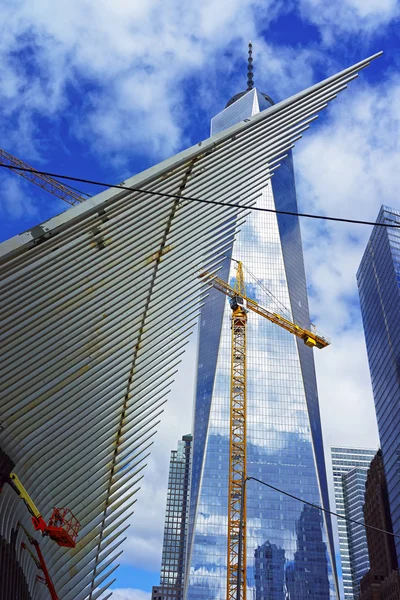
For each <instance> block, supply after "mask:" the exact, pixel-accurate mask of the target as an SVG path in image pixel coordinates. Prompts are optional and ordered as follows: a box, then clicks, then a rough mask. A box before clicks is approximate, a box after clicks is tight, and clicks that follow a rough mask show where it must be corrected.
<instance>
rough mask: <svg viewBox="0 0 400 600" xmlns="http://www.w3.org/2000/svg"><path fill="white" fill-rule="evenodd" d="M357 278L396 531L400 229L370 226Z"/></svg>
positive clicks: (385, 218)
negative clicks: (370, 230)
mask: <svg viewBox="0 0 400 600" xmlns="http://www.w3.org/2000/svg"><path fill="white" fill-rule="evenodd" d="M378 222H382V223H388V224H390V223H395V224H400V211H399V210H396V209H393V208H390V207H388V206H382V208H381V210H380V213H379V215H378ZM357 283H358V289H359V295H360V304H361V312H362V318H363V324H364V333H365V341H366V345H367V353H368V362H369V370H370V374H371V382H372V389H373V393H374V402H375V410H376V416H377V420H378V429H379V438H380V441H381V448H382V455H383V463H384V468H385V475H386V481H387V487H388V494H389V504H390V512H391V517H392V524H393V532H394V533H395V534H396V535H397V536H400V476H399V474H400V447H399V440H400V318H399V315H400V228H398V229H393V228H388V227H374V229H373V232H372V234H371V237H370V239H369V241H368V244H367V247H366V250H365V252H364V256H363V258H362V261H361V264H360V268H359V270H358V273H357ZM395 539H396V549H397V558H398V561H399V564H400V537H397V538H395Z"/></svg>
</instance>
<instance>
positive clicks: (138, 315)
mask: <svg viewBox="0 0 400 600" xmlns="http://www.w3.org/2000/svg"><path fill="white" fill-rule="evenodd" d="M377 56H379V55H378V54H377V55H375V56H373V57H371V58H369V59H367V60H365V61H362V62H361V63H359V64H358V65H355V66H354V67H351V68H350V69H347V70H346V71H343V72H342V73H339V74H338V75H336V76H334V77H331V78H329V79H327V80H325V81H323V82H322V83H320V84H318V85H316V86H313V87H312V88H309V89H307V90H305V91H304V92H302V93H300V94H297V95H296V96H293V97H292V98H290V99H288V100H286V101H284V102H281V103H280V104H277V105H275V106H273V107H271V108H270V109H268V110H266V111H264V112H261V113H260V114H257V115H255V116H254V117H252V118H251V119H250V120H249V121H248V122H243V123H240V124H239V125H235V126H234V127H232V128H230V129H228V130H227V131H224V132H223V133H221V134H218V135H215V136H213V137H212V138H210V139H208V140H206V141H205V142H202V143H200V144H198V145H196V146H194V147H192V148H190V149H189V150H186V151H184V152H182V153H180V154H178V155H177V156H175V157H173V158H172V159H169V160H166V161H164V162H163V163H161V164H159V165H157V166H155V167H153V168H151V169H149V170H147V171H145V172H143V173H141V174H139V175H137V176H135V177H132V178H131V179H129V180H128V181H127V182H125V183H124V185H126V186H129V187H130V188H140V189H141V190H143V191H122V190H115V189H110V190H107V191H105V192H103V193H101V194H99V195H98V196H96V197H94V198H91V199H90V200H87V201H86V202H85V203H84V204H81V205H79V206H75V207H73V208H71V209H69V210H67V211H66V212H65V213H62V214H61V215H58V216H57V217H54V218H53V219H50V220H49V221H47V222H46V223H44V224H42V225H40V226H38V227H35V228H33V229H32V230H31V231H28V232H26V233H23V234H21V235H19V236H16V237H15V238H12V239H11V240H8V241H7V242H4V243H3V244H1V245H0V282H1V283H0V292H1V318H2V328H1V335H0V373H1V385H0V394H1V398H0V402H1V407H2V416H1V418H0V420H1V424H2V427H3V430H2V432H1V434H0V446H1V447H2V449H3V450H4V451H5V452H7V454H8V455H9V456H10V457H11V459H12V460H13V461H14V462H15V464H16V466H15V469H14V470H15V471H16V472H17V474H18V476H19V477H20V479H21V480H22V482H23V484H24V485H25V487H26V488H27V489H28V491H29V493H30V495H31V496H32V498H33V500H34V501H35V502H36V504H37V506H38V507H39V509H40V510H41V511H42V512H43V516H44V517H45V518H46V519H47V518H48V517H49V514H50V512H51V509H52V507H53V506H66V507H69V508H70V509H71V510H72V511H73V513H74V514H75V516H76V517H77V518H78V519H79V521H80V522H81V524H82V528H81V531H80V535H79V538H78V544H77V546H76V548H75V549H73V550H68V549H66V548H60V547H58V546H57V545H56V544H55V543H54V542H52V541H51V540H49V539H47V538H46V539H43V541H41V547H42V550H43V553H44V556H45V559H46V561H47V565H48V568H49V571H50V573H51V575H52V578H53V581H54V584H55V587H56V589H57V591H58V594H59V596H60V598H61V599H62V600H83V599H89V600H95V599H96V598H99V596H101V595H102V594H103V596H104V591H105V590H106V589H107V587H108V586H109V585H110V584H111V582H112V581H113V579H112V576H111V574H112V572H113V571H114V569H115V568H116V559H117V557H118V555H119V553H120V552H121V543H122V541H123V539H124V537H123V533H124V531H125V529H126V525H125V523H126V521H127V519H128V517H129V516H130V515H131V514H132V507H133V504H134V502H135V494H136V492H137V490H138V489H139V481H140V479H141V477H142V476H143V474H142V470H143V467H144V466H145V459H146V456H148V450H149V447H150V445H151V438H152V436H153V435H154V433H155V428H156V426H157V424H158V423H159V421H160V415H161V413H162V405H163V404H164V402H165V401H166V397H167V394H168V389H169V387H170V384H171V382H172V380H173V377H174V374H175V373H176V370H177V367H178V364H179V362H180V357H181V355H182V353H183V351H184V347H185V344H186V343H187V339H188V336H189V335H190V332H191V330H192V327H193V325H194V323H195V321H196V318H197V314H198V309H199V306H200V304H201V298H202V295H203V294H204V292H205V290H204V285H207V284H204V283H202V282H201V281H200V280H199V279H198V277H197V275H198V273H199V271H200V269H202V268H206V269H207V270H210V269H215V268H216V267H217V266H218V263H219V261H220V260H221V259H222V258H223V257H224V256H225V254H226V253H227V252H228V251H229V248H230V247H231V244H232V241H233V238H234V235H235V231H236V230H237V227H238V225H240V219H241V218H244V216H245V209H246V207H248V206H250V205H251V203H252V202H253V201H254V199H255V198H256V197H257V193H258V192H259V190H261V189H262V188H263V187H265V185H266V182H267V180H268V179H269V178H270V177H271V175H272V174H273V171H274V169H276V168H277V167H278V166H279V160H281V159H282V157H283V156H284V155H285V153H286V152H287V151H288V149H290V148H292V147H293V144H294V143H295V141H296V140H298V139H299V137H301V133H302V132H303V131H304V130H305V129H307V128H308V126H309V123H310V122H311V121H312V120H313V119H314V118H316V114H317V112H318V111H319V110H321V109H322V108H324V107H325V106H326V105H327V102H329V101H330V100H332V99H333V98H334V97H335V96H336V95H337V93H338V92H339V91H341V90H343V89H344V88H345V87H346V84H347V82H349V81H350V80H351V79H353V78H354V77H356V76H357V71H359V70H360V69H362V68H364V67H365V66H367V65H368V64H369V63H370V61H371V60H372V59H374V58H376V57H377ZM146 191H153V192H159V193H160V194H163V193H164V194H165V193H167V194H177V195H178V196H181V195H183V196H192V197H197V198H201V199H205V200H207V199H208V200H212V201H218V202H222V203H225V202H229V203H232V202H234V203H237V204H240V205H241V206H242V207H243V208H242V209H238V208H234V207H227V206H225V207H224V206H219V205H214V204H204V203H200V202H193V201H188V200H179V199H174V198H168V197H165V196H163V195H160V196H149V195H148V194H146ZM19 520H20V521H21V522H22V523H23V524H24V525H25V526H26V527H27V528H28V529H30V530H32V529H31V527H30V523H29V516H28V514H27V511H26V508H25V506H24V504H23V503H22V501H21V500H20V499H19V498H18V497H17V496H16V494H15V493H14V492H13V491H12V490H11V489H10V488H9V486H7V485H6V486H4V489H3V492H2V494H1V495H0V534H1V535H2V536H5V537H6V538H8V539H10V532H11V529H13V528H15V527H16V525H17V522H18V521H19ZM23 538H24V536H23V532H22V530H20V531H19V537H18V542H17V545H18V547H19V546H20V542H21V541H22V540H23ZM38 539H39V538H38ZM20 562H21V564H22V567H23V569H24V571H25V573H26V575H27V579H28V582H29V585H30V589H31V593H32V596H33V597H34V598H35V599H42V598H43V599H47V598H48V590H47V589H46V588H45V587H44V586H43V585H42V584H40V583H35V576H36V573H37V569H36V566H35V564H34V563H33V561H32V559H31V557H30V556H29V554H28V553H27V552H26V551H22V550H21V551H20ZM105 597H109V596H108V595H107V594H105Z"/></svg>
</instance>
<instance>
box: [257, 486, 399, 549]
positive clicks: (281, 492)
mask: <svg viewBox="0 0 400 600" xmlns="http://www.w3.org/2000/svg"><path fill="white" fill-rule="evenodd" d="M250 479H252V480H253V481H257V482H258V483H261V484H262V485H265V486H266V487H269V488H271V490H275V492H279V493H280V494H283V495H284V496H288V497H289V498H292V499H293V500H298V501H299V502H302V503H303V504H307V505H308V506H312V507H313V508H318V510H322V511H323V512H325V513H327V514H329V515H333V516H334V517H337V518H338V519H344V520H345V521H348V522H349V523H355V524H356V525H361V526H362V527H365V528H366V529H374V530H375V531H379V532H380V533H386V534H387V535H391V536H393V537H396V538H400V535H398V534H397V533H393V532H392V531H387V530H386V529H380V528H379V527H374V526H373V525H367V524H366V523H362V522H361V521H357V520H356V519H352V518H351V517H346V516H345V515H340V514H339V513H335V512H333V511H332V510H328V509H327V508H322V506H318V504H313V503H312V502H308V500H304V499H303V498H299V497H298V496H294V495H293V494H289V492H285V491H284V490H281V489H280V488H277V487H275V486H274V485H271V484H270V483H266V482H265V481H261V479H257V478H256V477H246V481H249V480H250Z"/></svg>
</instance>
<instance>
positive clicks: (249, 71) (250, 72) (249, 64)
mask: <svg viewBox="0 0 400 600" xmlns="http://www.w3.org/2000/svg"><path fill="white" fill-rule="evenodd" d="M252 54H253V44H252V43H251V41H250V42H249V58H248V59H247V89H248V90H252V89H253V86H254V81H253V56H252Z"/></svg>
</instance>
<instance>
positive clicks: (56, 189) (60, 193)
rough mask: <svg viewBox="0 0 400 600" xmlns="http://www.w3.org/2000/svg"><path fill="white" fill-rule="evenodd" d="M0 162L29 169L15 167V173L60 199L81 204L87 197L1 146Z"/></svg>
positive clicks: (72, 203) (73, 203)
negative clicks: (37, 171) (37, 169)
mask: <svg viewBox="0 0 400 600" xmlns="http://www.w3.org/2000/svg"><path fill="white" fill-rule="evenodd" d="M0 164H1V165H9V166H11V167H21V168H22V169H28V170H27V171H18V170H17V169H14V173H17V175H20V176H21V177H24V179H27V180H28V181H31V182H32V183H34V184H35V185H37V186H39V187H41V188H42V189H43V190H45V191H46V192H49V194H52V195H53V196H57V198H59V199H60V200H64V202H67V203H68V204H71V205H72V206H74V205H75V204H80V203H81V202H84V201H85V198H82V196H81V195H80V194H78V193H77V192H76V191H75V190H73V189H72V188H70V187H69V186H66V185H63V184H62V183H60V182H59V181H57V180H56V179H53V178H52V177H49V176H48V175H39V173H36V172H35V169H34V168H33V167H31V166H30V165H28V164H27V163H25V162H24V161H22V160H20V159H19V158H16V157H15V156H13V155H12V154H10V153H9V152H6V151H5V150H2V149H1V148H0Z"/></svg>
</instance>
